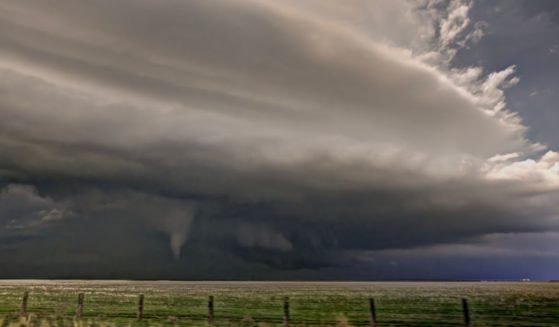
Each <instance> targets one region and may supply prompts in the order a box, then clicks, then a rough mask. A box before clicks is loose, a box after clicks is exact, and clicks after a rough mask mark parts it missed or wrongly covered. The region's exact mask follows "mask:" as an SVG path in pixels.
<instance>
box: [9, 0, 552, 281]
mask: <svg viewBox="0 0 559 327" xmlns="http://www.w3.org/2000/svg"><path fill="white" fill-rule="evenodd" d="M470 7H471V4H470V3H469V2H468V1H454V2H452V3H450V4H449V6H448V7H446V6H442V5H441V4H440V3H438V2H436V1H421V2H418V3H412V2H390V3H389V4H387V3H386V2H383V3H380V2H376V1H359V0H356V1H354V2H352V4H351V6H349V7H347V8H346V9H345V10H341V9H340V8H339V6H337V5H336V4H335V3H329V2H323V1H307V2H304V3H300V2H298V1H293V2H291V1H286V2H281V3H274V2H267V1H248V0H247V1H234V2H231V1H188V2H184V1H172V0H169V1H160V2H151V1H134V2H130V1H98V2H96V3H95V4H88V3H76V2H73V1H54V0H53V1H29V2H20V1H4V2H3V3H2V4H0V18H1V19H0V74H1V76H2V78H1V79H0V95H1V98H0V99H1V100H0V128H1V129H0V133H1V136H2V138H1V139H0V182H2V183H3V184H2V187H3V188H2V197H1V198H0V223H1V224H2V228H3V229H4V230H3V232H1V233H0V238H1V239H0V253H1V255H0V263H1V264H2V265H4V264H8V263H10V262H11V263H12V266H13V268H10V269H9V270H7V271H6V272H3V274H4V276H9V277H16V276H18V274H20V275H25V276H39V275H40V274H41V273H38V272H42V274H43V275H42V276H48V277H56V276H59V277H72V276H77V277H96V276H98V277H133V278H253V277H254V278H304V277H308V278H340V277H341V278H343V276H356V277H359V278H362V277H363V271H364V270H367V269H370V268H371V267H372V266H374V264H372V262H374V260H375V257H376V258H377V260H386V261H387V262H389V261H391V260H392V259H391V258H390V256H392V257H393V256H396V257H406V255H410V256H414V258H415V257H418V255H417V253H418V252H417V251H427V252H429V253H435V254H436V253H438V252H437V251H440V248H441V247H443V248H444V247H445V246H450V247H451V248H452V246H456V244H461V245H463V244H468V246H473V247H475V246H478V245H479V244H481V243H483V242H484V241H485V238H484V237H487V236H488V235H502V234H507V233H509V234H510V233H512V234H525V233H535V234H538V233H541V232H548V231H554V230H556V229H557V228H558V227H559V224H558V219H557V217H558V216H557V215H558V212H557V208H556V206H555V205H554V203H555V201H556V200H557V193H556V192H557V189H558V185H559V176H558V174H557V172H558V169H557V167H558V164H557V161H558V158H557V154H556V153H555V152H552V151H550V152H549V153H548V154H547V155H546V156H544V157H541V158H537V157H538V156H539V152H538V151H541V150H543V149H544V148H543V146H541V145H539V144H537V143H535V142H532V141H530V140H529V139H527V138H526V137H525V132H526V130H527V128H526V126H524V125H523V124H522V122H521V120H520V119H519V118H518V117H516V116H515V115H514V114H513V113H512V112H510V111H508V110H507V109H506V104H505V98H504V93H503V91H502V90H501V89H502V88H504V87H511V86H513V85H514V84H516V83H517V80H515V79H514V77H513V76H512V74H513V73H514V67H512V66H511V67H509V68H507V69H505V70H504V71H502V72H497V73H495V74H485V75H484V74H482V73H481V72H478V70H477V68H473V69H471V70H456V69H452V68H453V67H448V66H446V63H448V62H450V59H451V58H452V57H453V56H454V52H453V51H455V50H456V49H459V48H463V47H464V44H466V43H465V42H466V41H465V40H467V42H468V43H467V44H470V43H472V42H473V41H472V40H474V39H476V38H477V36H471V35H474V34H470V32H471V31H470V30H469V29H468V28H466V27H467V26H470V25H468V24H469V23H468V22H469V17H468V10H469V9H470ZM53 8H56V10H53ZM379 10H381V11H383V12H384V15H375V14H374V13H375V12H377V11H379ZM402 12H404V13H406V15H404V16H403V17H400V15H401V14H402ZM369 15H371V16H369ZM386 15H392V17H394V18H398V19H387V18H386V17H385V16H386ZM358 17H361V19H363V23H362V24H360V23H359V22H357V21H355V20H356V19H358ZM400 18H402V19H400ZM395 21H399V22H398V23H395ZM433 47H434V48H433ZM507 66H509V65H507ZM502 68H506V67H502ZM473 130H475V133H474V132H472V131H473ZM530 158H534V159H530ZM503 242H505V241H503ZM507 242H508V241H507ZM505 243H506V242H505ZM456 249H457V250H456V252H457V253H459V254H460V253H461V251H462V250H463V249H464V248H460V247H458V248H456ZM468 249H469V248H468ZM15 250H17V251H18V252H20V253H24V254H25V255H24V256H16V255H15V254H14V253H13V252H14V251H15ZM390 251H404V252H405V253H406V254H405V255H403V254H400V253H397V252H390ZM462 252H463V251H462ZM466 252H467V251H466ZM394 253H396V254H394ZM22 258H25V259H22ZM414 260H415V259H414ZM414 260H412V261H414ZM420 261H421V258H420V256H419V257H418V259H417V262H420ZM371 265H372V266H371ZM388 266H389V267H384V268H382V269H380V268H379V270H378V271H376V272H375V274H376V275H375V274H373V276H385V275H384V274H385V273H387V272H388V271H392V270H394V269H396V268H394V266H393V265H388ZM19 268H21V269H19Z"/></svg>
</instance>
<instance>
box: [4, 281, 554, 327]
mask: <svg viewBox="0 0 559 327" xmlns="http://www.w3.org/2000/svg"><path fill="white" fill-rule="evenodd" d="M25 291H29V298H28V303H27V310H26V311H27V313H26V314H22V313H21V306H22V295H23V294H24V292H25ZM79 293H84V295H85V302H84V307H83V316H82V318H81V319H77V318H75V314H76V306H77V298H78V294H79ZM139 294H144V296H145V300H144V312H143V316H142V319H141V320H139V321H137V320H136V311H137V306H138V304H137V303H138V295H139ZM210 295H211V296H213V297H214V320H213V322H212V325H213V326H260V327H263V326H281V325H282V321H283V312H284V308H283V305H284V298H285V297H288V298H289V325H290V326H369V325H370V310H369V298H374V301H375V305H376V314H377V326H461V325H462V326H463V325H464V323H463V314H462V304H461V299H462V298H466V299H467V300H468V303H469V309H470V314H471V321H472V323H471V325H472V326H559V283H550V282H355V283H353V282H351V283H350V282H329V283H327V282H316V283H315V282H165V281H160V282H135V281H39V280H35V281H1V280H0V322H1V326H14V327H15V326H18V327H19V326H129V325H130V326H208V325H209V324H208V322H207V317H208V298H209V296H210Z"/></svg>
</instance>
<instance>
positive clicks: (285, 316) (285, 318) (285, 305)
mask: <svg viewBox="0 0 559 327" xmlns="http://www.w3.org/2000/svg"><path fill="white" fill-rule="evenodd" d="M288 326H289V297H287V296H286V297H284V298H283V327H288Z"/></svg>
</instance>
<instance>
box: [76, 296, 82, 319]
mask: <svg viewBox="0 0 559 327" xmlns="http://www.w3.org/2000/svg"><path fill="white" fill-rule="evenodd" d="M83 297H84V295H83V293H80V294H78V307H77V308H76V318H78V319H80V318H81V317H82V313H83Z"/></svg>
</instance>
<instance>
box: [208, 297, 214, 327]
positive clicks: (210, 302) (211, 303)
mask: <svg viewBox="0 0 559 327" xmlns="http://www.w3.org/2000/svg"><path fill="white" fill-rule="evenodd" d="M213 321H214V297H213V295H210V297H209V298H208V323H209V324H211V323H212V322H213Z"/></svg>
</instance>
